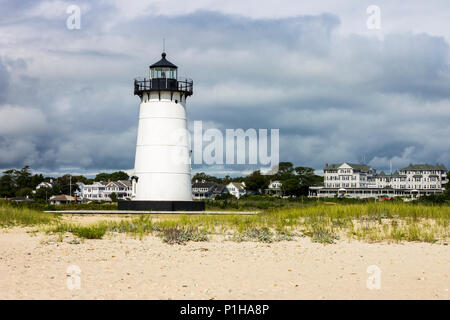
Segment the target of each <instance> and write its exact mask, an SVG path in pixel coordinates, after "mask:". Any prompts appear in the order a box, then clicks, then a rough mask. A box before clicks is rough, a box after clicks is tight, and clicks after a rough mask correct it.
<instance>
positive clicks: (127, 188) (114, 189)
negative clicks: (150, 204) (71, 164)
mask: <svg viewBox="0 0 450 320" xmlns="http://www.w3.org/2000/svg"><path fill="white" fill-rule="evenodd" d="M77 185H78V187H79V190H78V191H77V192H76V194H77V196H78V197H79V198H80V200H82V201H111V198H110V195H111V194H112V193H115V194H116V195H117V199H128V198H132V183H131V181H128V180H118V181H108V182H104V181H96V182H94V183H92V184H84V183H82V182H78V183H77Z"/></svg>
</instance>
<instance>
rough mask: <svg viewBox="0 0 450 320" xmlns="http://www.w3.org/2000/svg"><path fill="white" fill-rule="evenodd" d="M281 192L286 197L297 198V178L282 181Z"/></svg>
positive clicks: (298, 193) (298, 184) (298, 186)
mask: <svg viewBox="0 0 450 320" xmlns="http://www.w3.org/2000/svg"><path fill="white" fill-rule="evenodd" d="M281 191H282V192H283V194H284V195H286V196H296V197H298V196H299V195H300V193H301V186H300V181H299V179H297V178H291V179H287V180H284V181H283V183H282V185H281Z"/></svg>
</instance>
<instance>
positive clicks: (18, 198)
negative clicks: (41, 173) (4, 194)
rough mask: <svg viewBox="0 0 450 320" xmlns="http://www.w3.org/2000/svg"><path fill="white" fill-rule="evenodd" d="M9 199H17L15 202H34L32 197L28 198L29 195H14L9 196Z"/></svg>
mask: <svg viewBox="0 0 450 320" xmlns="http://www.w3.org/2000/svg"><path fill="white" fill-rule="evenodd" d="M8 200H9V201H15V202H33V200H32V199H30V198H28V196H26V197H13V198H8Z"/></svg>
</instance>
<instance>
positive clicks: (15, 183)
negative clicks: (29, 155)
mask: <svg viewBox="0 0 450 320" xmlns="http://www.w3.org/2000/svg"><path fill="white" fill-rule="evenodd" d="M42 181H44V177H43V176H42V174H39V175H32V174H31V172H30V167H29V166H25V167H23V168H22V169H20V170H17V169H10V170H6V171H4V172H3V176H2V177H1V178H0V196H2V197H5V196H6V197H13V196H15V195H16V193H17V192H18V191H19V190H21V189H23V188H30V189H34V188H35V187H36V186H37V185H38V184H39V183H41V182H42Z"/></svg>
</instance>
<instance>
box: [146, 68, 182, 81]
mask: <svg viewBox="0 0 450 320" xmlns="http://www.w3.org/2000/svg"><path fill="white" fill-rule="evenodd" d="M151 77H152V79H157V78H168V79H176V78H177V70H176V69H172V68H154V69H151Z"/></svg>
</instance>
